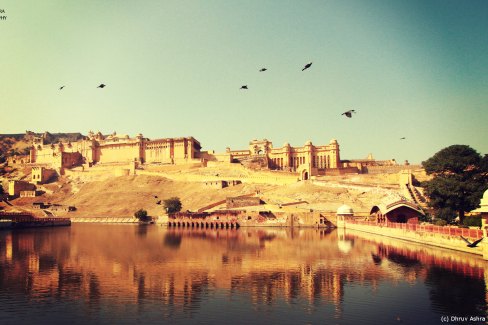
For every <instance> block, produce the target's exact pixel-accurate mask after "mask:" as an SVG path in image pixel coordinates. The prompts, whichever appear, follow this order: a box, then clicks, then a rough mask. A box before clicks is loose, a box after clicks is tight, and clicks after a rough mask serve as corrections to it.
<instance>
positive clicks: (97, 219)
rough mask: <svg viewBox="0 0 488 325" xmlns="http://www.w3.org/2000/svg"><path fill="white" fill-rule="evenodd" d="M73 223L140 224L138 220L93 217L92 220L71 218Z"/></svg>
mask: <svg viewBox="0 0 488 325" xmlns="http://www.w3.org/2000/svg"><path fill="white" fill-rule="evenodd" d="M71 222H73V223H78V222H90V223H139V220H138V219H137V218H133V217H132V218H131V217H126V218H117V217H92V218H84V217H76V218H71Z"/></svg>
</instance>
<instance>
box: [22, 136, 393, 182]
mask: <svg viewBox="0 0 488 325" xmlns="http://www.w3.org/2000/svg"><path fill="white" fill-rule="evenodd" d="M46 142H48V140H45V138H44V137H35V138H34V139H33V145H32V148H31V150H30V157H25V160H26V161H29V162H30V164H33V165H41V166H42V165H49V166H50V167H54V168H56V169H58V168H61V169H62V168H72V167H75V166H81V165H83V166H86V167H90V166H93V165H98V164H127V163H129V162H131V163H138V164H165V165H184V164H201V165H202V166H207V164H208V163H228V164H232V163H238V164H241V165H243V166H245V167H248V168H250V169H261V170H275V171H282V172H288V173H293V174H298V175H297V176H298V178H299V179H301V180H307V179H310V177H312V176H319V175H339V174H346V173H372V172H375V169H377V170H378V171H384V170H386V169H385V168H387V169H388V168H389V169H392V170H393V169H395V170H396V169H398V168H402V166H399V165H398V164H397V163H396V161H395V160H394V159H392V160H388V161H377V160H375V159H374V158H373V157H372V155H371V154H370V155H369V156H368V158H366V159H362V160H341V158H340V148H339V143H338V142H337V140H335V139H332V140H330V142H329V143H328V144H325V145H313V144H312V142H311V141H307V142H306V143H305V144H304V145H303V146H301V147H292V146H291V145H290V144H289V143H285V144H284V145H283V146H282V147H278V148H274V147H273V143H272V142H271V141H269V140H268V139H262V140H257V139H254V140H251V141H250V142H249V146H248V148H247V149H242V150H231V149H230V148H227V149H226V151H225V152H223V153H215V152H214V151H213V150H209V151H201V145H200V142H199V141H198V140H196V139H195V138H193V137H191V136H189V137H179V138H163V139H155V140H150V139H148V138H145V137H144V136H143V135H142V134H138V135H136V136H135V137H132V138H131V137H129V136H128V135H125V134H122V135H121V134H117V133H115V132H114V133H112V134H110V135H103V134H102V133H100V132H98V133H93V132H91V131H90V132H89V133H88V136H86V137H83V138H82V139H80V140H75V141H65V142H63V141H58V142H54V143H46Z"/></svg>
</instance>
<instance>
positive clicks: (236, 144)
mask: <svg viewBox="0 0 488 325" xmlns="http://www.w3.org/2000/svg"><path fill="white" fill-rule="evenodd" d="M0 9H3V10H4V11H5V13H4V14H2V15H5V16H7V19H6V20H0V113H1V123H0V127H1V129H0V133H22V132H24V131H25V130H32V131H35V132H43V131H46V130H48V131H50V132H81V133H83V134H86V133H87V132H88V131H89V130H93V131H99V130H100V131H101V132H102V133H111V132H113V131H117V133H123V134H130V135H135V134H136V133H139V132H142V133H143V134H144V135H145V136H147V137H149V138H163V137H179V136H189V135H191V136H194V137H195V138H196V139H198V140H199V141H200V142H201V143H202V145H203V150H216V151H218V152H220V151H224V150H225V147H227V146H230V147H231V148H232V149H244V148H247V146H248V142H249V140H251V139H253V138H258V139H261V138H267V139H269V140H271V141H273V144H274V146H275V147H280V146H282V144H283V143H284V142H289V143H290V144H291V145H293V146H301V145H303V144H304V143H305V142H306V141H307V140H312V142H313V143H314V144H326V143H329V141H330V139H332V138H336V139H337V140H338V141H339V144H340V145H341V158H342V159H355V158H364V157H366V156H367V155H368V153H370V152H371V153H373V155H374V156H375V158H377V159H391V158H395V159H396V160H397V161H399V162H403V161H404V160H405V159H408V160H409V161H410V162H412V163H419V162H421V161H422V160H426V159H427V158H429V157H431V156H432V155H433V154H434V153H435V152H437V151H438V150H440V149H442V148H444V147H446V146H449V145H452V144H467V145H470V146H472V147H473V148H474V149H476V150H477V151H478V152H480V153H482V154H485V153H488V141H487V137H488V127H487V122H488V1H485V0H480V1H461V0H459V1H449V0H442V1H429V0H422V1H413V0H409V1H395V0H385V1H379V0H378V1H347V0H341V1H339V0H337V1H284V0H280V1H262V0H261V1H230V0H227V1H223V0H222V1H217V0H215V1H121V0H119V1H100V0H96V1H95V0H94V1H75V0H72V1H69V0H64V1H48V0H45V1H19V0H15V1H13V0H7V1H2V3H0ZM309 61H313V65H312V67H311V68H310V69H309V70H306V71H304V72H302V71H301V69H302V67H303V66H304V65H305V64H306V63H307V62H309ZM262 67H266V68H268V71H266V72H263V73H260V72H258V70H259V69H260V68H262ZM100 83H104V84H106V85H107V87H106V88H105V89H97V88H96V87H97V86H98V85H99V84H100ZM63 85H64V86H66V87H65V89H63V90H62V91H60V90H58V88H59V87H60V86H63ZM242 85H248V86H249V90H247V91H243V90H239V88H240V87H241V86H242ZM348 109H355V110H356V111H357V114H356V115H354V116H353V118H352V119H347V118H345V117H344V116H341V113H342V112H343V111H345V110H348ZM401 137H406V138H407V139H406V140H400V138H401Z"/></svg>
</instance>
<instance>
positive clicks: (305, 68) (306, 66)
mask: <svg viewBox="0 0 488 325" xmlns="http://www.w3.org/2000/svg"><path fill="white" fill-rule="evenodd" d="M311 66H312V62H309V63H307V64H305V66H304V67H303V69H302V71H304V70H307V69H308V68H310V67H311Z"/></svg>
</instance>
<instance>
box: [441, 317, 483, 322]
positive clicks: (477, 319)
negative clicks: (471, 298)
mask: <svg viewBox="0 0 488 325" xmlns="http://www.w3.org/2000/svg"><path fill="white" fill-rule="evenodd" d="M441 322H443V323H473V322H486V317H485V316H448V315H444V316H441Z"/></svg>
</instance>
